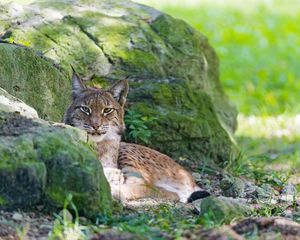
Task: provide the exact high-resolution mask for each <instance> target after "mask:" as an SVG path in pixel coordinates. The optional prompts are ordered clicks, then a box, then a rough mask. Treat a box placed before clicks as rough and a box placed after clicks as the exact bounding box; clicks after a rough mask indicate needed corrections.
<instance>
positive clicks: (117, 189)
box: [103, 168, 125, 200]
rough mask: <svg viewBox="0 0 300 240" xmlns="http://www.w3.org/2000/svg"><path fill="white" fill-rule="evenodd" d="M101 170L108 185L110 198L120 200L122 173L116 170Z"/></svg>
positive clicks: (122, 181)
mask: <svg viewBox="0 0 300 240" xmlns="http://www.w3.org/2000/svg"><path fill="white" fill-rule="evenodd" d="M103 170H104V175H105V177H106V179H107V181H108V183H109V185H110V189H111V194H112V196H113V197H114V198H116V199H120V200H121V195H122V194H121V187H122V185H123V183H124V181H125V179H124V175H123V173H122V172H121V170H120V169H117V168H104V169H103Z"/></svg>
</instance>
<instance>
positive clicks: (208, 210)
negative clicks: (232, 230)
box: [200, 197, 251, 224]
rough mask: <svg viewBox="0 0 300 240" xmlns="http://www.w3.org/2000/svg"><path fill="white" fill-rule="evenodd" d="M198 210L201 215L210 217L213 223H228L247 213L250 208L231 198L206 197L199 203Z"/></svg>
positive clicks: (249, 211)
mask: <svg viewBox="0 0 300 240" xmlns="http://www.w3.org/2000/svg"><path fill="white" fill-rule="evenodd" d="M200 212H201V215H202V216H206V217H210V218H211V219H212V220H213V221H214V222H215V223H219V224H220V223H222V224H228V223H230V222H231V221H232V219H234V218H237V217H244V216H247V215H249V214H250V213H251V209H250V208H249V207H248V206H246V205H245V204H242V203H238V202H237V201H234V200H232V199H226V198H223V199H221V198H217V197H207V198H205V199H203V200H202V201H201V203H200Z"/></svg>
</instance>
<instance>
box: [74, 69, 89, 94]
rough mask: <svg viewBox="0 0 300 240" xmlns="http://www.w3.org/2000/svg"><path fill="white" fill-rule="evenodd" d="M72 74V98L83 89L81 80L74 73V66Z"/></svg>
mask: <svg viewBox="0 0 300 240" xmlns="http://www.w3.org/2000/svg"><path fill="white" fill-rule="evenodd" d="M72 69H73V75H72V97H73V99H75V98H77V97H78V96H79V95H80V94H81V93H82V92H83V91H84V90H85V89H86V87H85V86H84V84H83V82H82V81H81V80H80V78H79V77H78V75H77V74H76V72H75V70H74V68H73V67H72Z"/></svg>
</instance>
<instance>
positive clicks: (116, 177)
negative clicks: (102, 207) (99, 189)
mask: <svg viewBox="0 0 300 240" xmlns="http://www.w3.org/2000/svg"><path fill="white" fill-rule="evenodd" d="M104 175H105V177H106V179H107V181H108V182H109V184H111V185H120V184H122V183H123V182H124V175H123V173H122V172H121V170H120V169H117V168H104Z"/></svg>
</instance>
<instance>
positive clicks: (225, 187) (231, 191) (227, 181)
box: [220, 176, 245, 198]
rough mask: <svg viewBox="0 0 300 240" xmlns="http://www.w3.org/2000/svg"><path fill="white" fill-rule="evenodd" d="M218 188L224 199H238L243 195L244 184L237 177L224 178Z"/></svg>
mask: <svg viewBox="0 0 300 240" xmlns="http://www.w3.org/2000/svg"><path fill="white" fill-rule="evenodd" d="M220 187H221V189H222V192H223V195H224V196H226V197H233V198H238V197H244V195H245V183H244V181H243V180H242V179H240V178H237V177H230V176H226V177H225V178H223V179H222V181H221V182H220Z"/></svg>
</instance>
